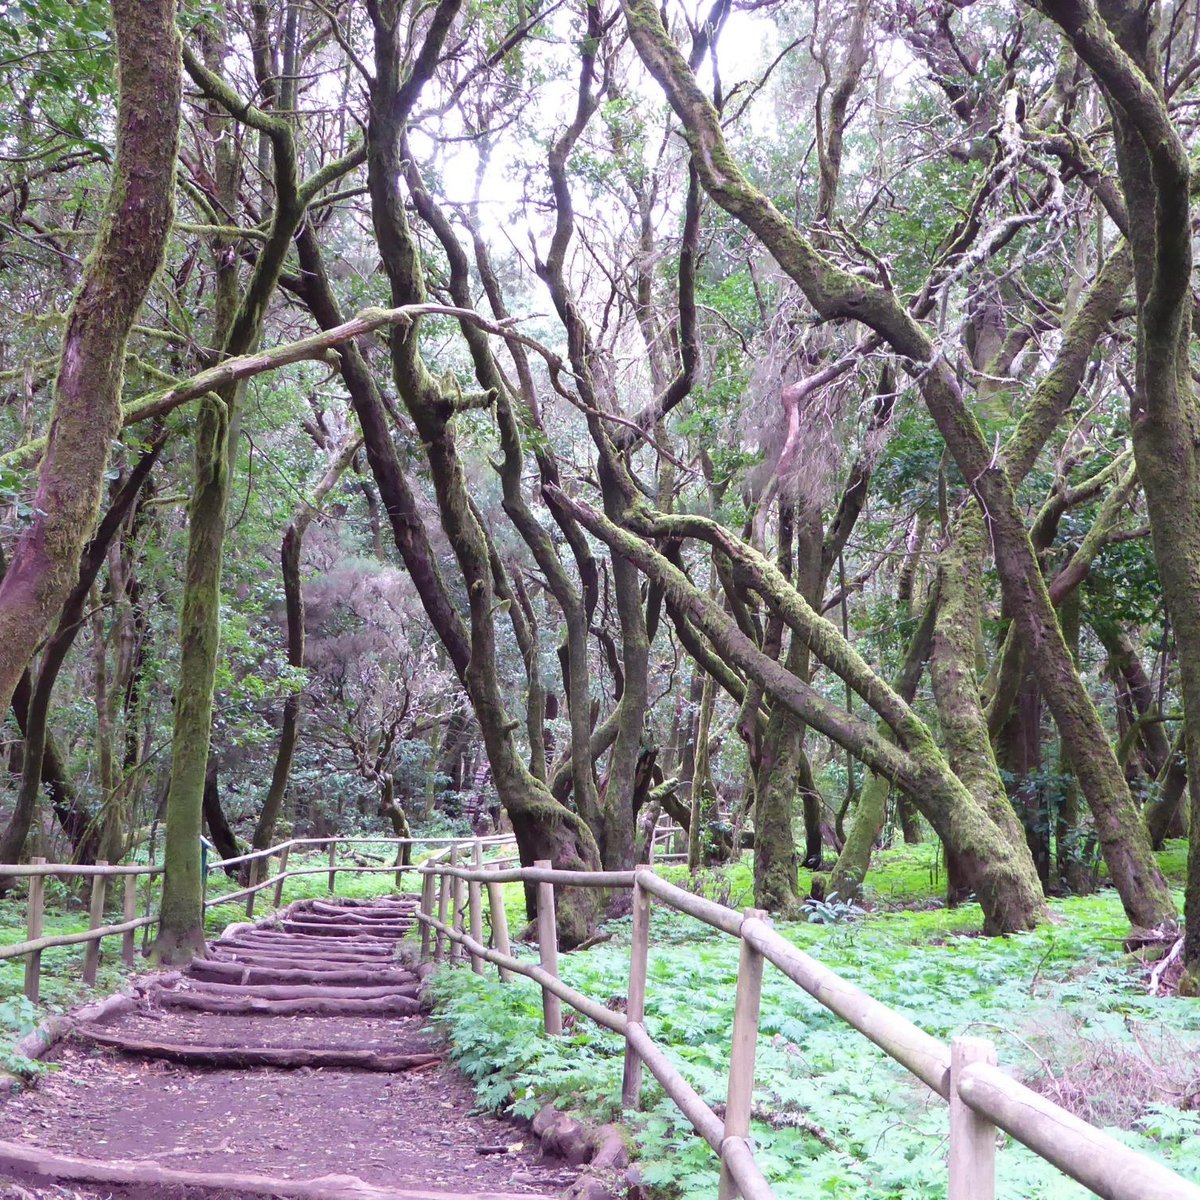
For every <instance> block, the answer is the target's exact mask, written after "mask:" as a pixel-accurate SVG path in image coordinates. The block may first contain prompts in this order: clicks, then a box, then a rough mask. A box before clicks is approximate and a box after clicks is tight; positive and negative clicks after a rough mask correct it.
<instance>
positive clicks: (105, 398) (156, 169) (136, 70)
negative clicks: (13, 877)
mask: <svg viewBox="0 0 1200 1200" xmlns="http://www.w3.org/2000/svg"><path fill="white" fill-rule="evenodd" d="M112 12H113V25H114V31H115V34H116V46H117V79H118V86H119V99H118V105H117V147H116V154H115V157H114V160H113V171H112V182H111V185H110V188H109V193H108V199H107V201H106V205H105V212H104V217H103V220H102V222H101V226H100V234H99V237H98V239H97V242H96V246H95V248H94V250H93V252H92V255H91V257H90V258H89V259H88V263H87V266H86V268H85V271H84V278H83V283H82V285H81V287H80V289H79V291H78V293H77V294H76V296H75V299H74V301H73V303H72V305H71V309H70V312H69V313H68V315H67V326H66V332H65V334H64V336H63V350H62V359H61V362H60V365H59V372H58V379H57V381H56V384H55V393H54V408H53V410H52V412H51V417H50V433H49V436H48V438H47V443H46V450H45V454H44V455H43V458H42V466H41V472H40V475H39V478H38V487H37V493H36V495H35V497H34V500H33V512H34V517H33V520H32V521H31V522H30V524H29V525H28V527H27V528H26V530H25V532H24V533H23V534H22V535H21V538H20V540H19V541H18V543H17V546H16V549H15V551H14V552H13V557H12V562H11V563H10V564H9V568H8V571H7V572H6V574H5V576H4V581H3V583H0V711H7V709H8V704H9V701H10V700H11V699H12V694H13V691H14V689H15V688H16V686H17V683H18V681H19V680H20V678H21V674H22V672H23V671H24V670H25V668H26V667H27V666H28V665H29V661H30V659H31V658H32V657H33V653H34V650H35V648H36V647H37V645H38V644H39V643H40V642H41V640H42V639H43V638H44V637H45V635H46V633H47V631H48V630H49V629H50V626H51V625H52V623H53V622H54V620H55V618H56V617H57V616H58V614H59V611H60V609H61V608H62V604H63V601H64V600H65V599H66V597H67V594H68V593H69V591H70V589H71V587H72V586H73V584H74V583H75V580H76V578H77V573H78V569H79V555H80V552H81V550H82V549H83V546H84V544H85V542H86V541H87V539H88V537H89V536H90V535H91V533H92V530H93V527H94V526H95V522H96V514H97V511H98V509H99V506H100V498H101V494H102V490H103V486H104V475H105V472H106V470H107V468H108V451H109V446H110V445H111V444H112V441H113V439H114V438H115V437H116V436H117V433H118V431H119V430H120V428H121V382H122V373H123V370H124V364H125V345H126V341H127V339H128V336H129V332H130V329H131V328H132V326H133V323H134V320H135V319H136V317H137V314H138V311H139V309H140V308H141V306H142V301H143V299H144V298H145V296H146V292H147V290H148V289H149V287H150V284H151V282H152V281H153V279H154V276H155V274H156V273H157V272H158V268H159V265H160V264H161V262H162V257H163V249H164V247H165V245H166V239H167V234H168V231H169V229H170V226H171V219H172V215H173V212H174V196H175V189H174V177H175V152H176V143H177V140H178V134H179V111H180V98H181V92H182V84H181V79H180V68H179V38H178V34H177V33H176V31H175V6H174V4H170V3H167V2H166V0H113V4H112ZM38 769H39V762H38V761H37V760H35V762H34V764H33V770H34V771H37V770H38Z"/></svg>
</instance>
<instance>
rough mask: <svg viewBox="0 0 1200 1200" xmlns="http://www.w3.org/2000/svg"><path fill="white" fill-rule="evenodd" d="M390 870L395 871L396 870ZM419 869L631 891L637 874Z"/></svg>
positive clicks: (481, 879) (470, 878) (486, 879)
mask: <svg viewBox="0 0 1200 1200" xmlns="http://www.w3.org/2000/svg"><path fill="white" fill-rule="evenodd" d="M388 869H389V870H395V868H394V867H389V868H388ZM416 870H418V871H428V872H430V873H432V874H435V875H448V876H449V877H450V878H452V879H463V880H466V881H467V882H468V883H556V884H559V885H561V886H562V887H591V888H631V887H633V874H634V873H633V872H632V871H560V870H558V869H556V868H553V867H510V868H508V869H502V870H499V871H494V870H493V871H486V870H482V869H477V868H474V867H450V866H445V867H443V866H440V865H434V864H431V863H427V862H424V863H421V864H420V865H419V866H417V867H416ZM668 886H669V885H668ZM686 894H687V893H685V895H686Z"/></svg>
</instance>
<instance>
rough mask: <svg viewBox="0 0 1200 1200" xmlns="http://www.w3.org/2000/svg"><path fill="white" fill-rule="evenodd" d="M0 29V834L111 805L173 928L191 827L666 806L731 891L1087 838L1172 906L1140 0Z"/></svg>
mask: <svg viewBox="0 0 1200 1200" xmlns="http://www.w3.org/2000/svg"><path fill="white" fill-rule="evenodd" d="M0 43H2V44H3V45H2V47H0V68H2V70H0V89H2V99H0V121H2V122H3V127H2V128H0V138H2V142H3V166H2V168H0V201H2V206H3V212H2V215H0V304H2V305H3V307H4V310H5V312H6V318H7V319H6V321H5V325H4V331H3V334H2V335H0V354H2V361H0V388H2V395H3V400H4V403H3V405H2V407H0V438H2V440H3V446H4V455H3V464H4V471H3V483H4V490H5V497H4V500H5V503H4V508H3V516H4V522H3V529H2V530H0V540H2V541H3V545H4V553H5V559H6V562H7V574H6V576H5V578H4V581H3V584H2V585H0V692H2V693H3V695H2V696H0V700H3V702H4V704H5V706H6V707H8V706H11V718H10V720H9V724H8V726H7V727H6V739H7V758H6V764H7V773H5V774H3V775H0V799H2V800H3V816H4V820H5V823H6V824H5V828H4V829H3V831H2V833H0V862H14V861H17V860H18V858H19V857H20V856H22V855H28V854H30V853H38V852H40V851H41V850H44V849H45V848H46V847H47V846H48V845H52V846H56V847H58V851H57V853H58V854H60V855H62V854H69V855H74V856H76V857H78V858H79V859H82V860H84V861H92V860H95V859H96V858H104V859H108V860H110V861H117V860H119V859H121V858H122V857H123V856H126V855H130V854H144V853H145V852H146V849H147V843H148V841H150V840H151V839H154V838H159V839H160V841H161V838H162V837H165V847H166V850H165V854H166V860H165V861H166V868H167V872H166V879H165V887H164V893H163V901H162V905H163V922H162V931H161V934H160V936H159V940H158V952H159V955H160V957H161V958H162V959H163V960H164V961H176V960H180V959H186V958H187V957H188V956H189V955H190V954H191V953H193V952H194V951H195V950H196V949H197V948H198V946H199V945H200V944H201V940H202V930H201V907H200V906H201V899H200V895H201V892H200V886H201V885H200V874H199V859H198V854H197V852H196V847H197V842H198V837H199V835H200V833H201V830H202V828H203V827H204V824H205V823H206V824H207V829H208V831H209V833H210V835H211V836H212V838H213V840H214V841H215V842H216V843H217V845H218V848H219V849H220V850H221V851H222V852H224V853H226V854H232V853H236V849H237V847H238V845H239V844H240V842H241V841H243V840H245V841H249V842H252V843H253V845H254V846H256V847H264V846H267V845H270V844H271V843H272V841H273V840H278V838H279V836H280V835H281V833H282V832H284V831H285V830H287V829H294V830H296V831H298V832H308V833H315V834H317V835H321V834H324V833H328V832H343V831H348V830H352V829H356V828H359V827H368V828H376V829H386V830H388V831H394V832H395V833H397V834H403V833H406V832H407V831H408V830H409V829H410V828H414V827H419V828H421V829H424V830H429V829H433V828H435V827H436V826H437V824H438V823H439V822H442V823H444V824H445V826H446V827H447V828H453V829H463V828H465V827H466V826H469V825H473V826H474V827H476V828H477V829H482V828H484V827H485V826H488V825H489V823H491V822H506V823H507V824H509V825H511V828H512V829H513V830H514V831H515V833H516V836H517V840H518V844H519V847H520V852H521V856H522V860H523V861H525V862H532V861H534V860H536V859H550V860H552V861H553V862H554V863H555V864H556V865H558V866H562V867H584V868H599V867H601V866H603V867H606V868H612V869H625V868H627V867H629V866H631V865H633V864H634V863H635V862H637V861H638V860H639V858H644V856H645V854H646V853H647V840H648V831H649V830H651V829H652V828H653V827H654V825H655V823H656V822H657V821H658V820H659V818H660V816H661V815H663V814H667V815H668V816H669V817H670V818H672V819H674V820H676V821H678V822H679V823H681V824H682V825H683V826H684V827H685V828H686V829H687V831H688V835H689V861H690V864H691V865H692V866H693V867H699V866H700V865H702V864H704V863H712V862H716V861H721V860H724V859H728V858H729V857H730V856H731V855H734V854H736V853H739V852H740V851H742V850H743V849H752V852H753V863H754V886H755V901H756V903H757V904H758V905H760V906H761V907H764V908H766V909H769V910H771V911H773V912H777V913H785V914H787V913H791V912H794V911H795V910H796V909H797V907H798V905H799V904H800V902H801V901H802V900H803V899H804V897H803V896H802V895H800V894H798V893H799V889H798V885H797V868H798V866H799V864H800V863H801V862H803V863H804V864H805V865H807V866H810V867H822V866H823V867H824V868H825V869H826V870H827V871H829V872H831V874H828V875H820V876H818V877H817V880H816V883H815V885H814V886H816V887H818V888H822V887H823V891H824V893H825V894H833V893H836V894H837V895H838V896H839V897H841V898H842V899H843V900H847V899H850V898H852V897H854V896H855V895H856V894H857V892H858V889H859V887H860V886H861V883H862V880H863V878H864V875H865V874H866V873H867V872H868V871H869V869H870V864H871V852H872V849H873V848H874V847H877V846H879V845H881V844H884V843H887V842H890V841H892V840H899V839H903V840H906V841H914V840H919V839H922V838H926V839H930V838H936V839H940V841H941V843H942V846H943V849H944V862H945V866H946V875H947V880H948V899H949V900H950V901H951V902H952V903H953V902H959V901H962V900H965V899H967V898H969V897H974V898H976V899H978V901H979V903H980V905H981V908H982V914H983V927H984V930H985V931H986V932H990V933H1004V932H1010V931H1016V930H1023V929H1030V928H1032V927H1034V926H1036V925H1037V924H1038V923H1039V922H1040V921H1042V920H1043V919H1044V916H1045V908H1044V904H1045V896H1046V895H1048V894H1059V893H1062V892H1082V891H1087V890H1089V889H1091V888H1094V887H1096V886H1097V885H1098V883H1099V882H1100V880H1101V879H1102V878H1105V879H1106V880H1107V882H1109V883H1111V884H1112V885H1113V886H1114V887H1115V888H1116V889H1117V890H1118V892H1119V894H1120V897H1121V901H1122V903H1123V906H1124V909H1125V912H1126V915H1127V917H1128V918H1129V922H1130V924H1131V926H1132V927H1135V928H1136V929H1138V930H1139V931H1142V934H1141V936H1145V937H1160V938H1164V939H1173V938H1174V937H1175V936H1176V935H1177V933H1178V926H1179V919H1180V916H1181V914H1179V913H1178V912H1177V909H1176V903H1175V899H1174V898H1173V895H1172V893H1171V891H1170V889H1169V888H1168V886H1167V884H1166V882H1165V881H1164V879H1163V877H1162V875H1161V874H1160V873H1159V870H1158V868H1157V866H1156V865H1155V860H1154V858H1153V854H1152V847H1153V848H1157V847H1159V846H1161V844H1162V842H1163V840H1164V839H1166V838H1168V837H1178V836H1185V835H1186V832H1187V829H1188V826H1189V810H1190V811H1191V813H1192V816H1193V818H1195V814H1196V812H1197V811H1198V810H1197V804H1200V789H1192V796H1191V800H1190V801H1189V799H1188V795H1189V789H1188V780H1189V778H1191V779H1195V778H1197V777H1198V774H1200V461H1198V459H1197V454H1198V453H1200V451H1198V449H1197V447H1198V445H1200V408H1198V407H1197V401H1196V397H1195V394H1194V388H1195V385H1194V375H1195V355H1194V347H1193V343H1194V340H1195V339H1194V337H1193V323H1194V321H1195V320H1196V319H1197V317H1196V314H1197V309H1196V301H1195V296H1194V290H1193V279H1192V220H1193V216H1192V210H1191V191H1192V188H1191V169H1192V155H1193V153H1194V150H1195V143H1196V133H1195V129H1196V111H1197V108H1196V99H1197V95H1200V93H1198V92H1197V84H1198V81H1200V15H1198V13H1197V9H1196V6H1195V5H1188V4H1183V3H1178V4H1176V3H1155V4H1141V3H1134V2H1133V0H1098V2H1096V3H1094V2H1093V0H1041V2H1040V3H1037V4H1017V5H1013V4H1010V3H993V2H991V0H954V2H952V3H940V2H934V3H930V4H927V5H921V6H917V5H913V4H909V3H894V2H892V0H824V2H822V3H819V4H813V5H795V4H787V3H783V2H773V0H705V2H704V3H701V4H693V3H691V2H690V0H684V2H683V3H674V2H672V3H668V4H666V5H664V6H663V7H661V8H660V7H659V6H658V5H656V4H654V3H652V2H651V0H621V2H620V3H619V4H618V3H616V0H606V2H604V3H590V2H588V0H568V2H564V0H549V2H547V3H544V4H539V3H530V2H529V0H512V2H509V0H501V2H495V3H481V2H478V0H476V2H464V0H436V2H430V3H426V4H411V3H404V2H403V0H364V2H361V3H360V2H358V0H220V2H218V3H213V4H203V5H201V4H196V3H191V2H190V0H189V2H188V3H185V4H184V6H183V8H182V10H181V11H179V12H178V13H177V12H176V11H175V7H174V6H173V5H168V4H165V3H161V2H160V0H154V2H153V3H150V2H146V0H137V2H135V0H113V3H112V5H111V9H110V8H109V7H108V6H107V5H105V4H103V3H100V2H99V0H79V2H75V3H70V4H68V3H66V2H65V0H19V2H15V3H10V4H8V5H5V6H3V10H2V12H0ZM1190 823H1191V826H1192V828H1196V829H1200V819H1192V820H1191V822H1190ZM160 828H161V829H162V830H163V834H162V835H160V834H159V829H160ZM1191 864H1192V865H1191V869H1190V881H1191V886H1190V888H1189V890H1188V893H1187V909H1188V914H1187V915H1189V916H1191V918H1192V919H1191V920H1190V921H1189V922H1187V926H1186V928H1187V930H1188V935H1187V939H1186V941H1185V959H1186V962H1187V963H1188V965H1189V968H1190V969H1191V970H1192V971H1193V972H1197V973H1200V841H1198V842H1197V844H1196V845H1195V846H1194V847H1193V852H1192V856H1191ZM599 903H601V901H600V900H598V899H597V898H596V896H595V894H593V893H584V892H578V893H574V894H568V896H567V897H566V898H565V902H563V903H560V906H559V909H558V919H559V931H560V938H562V939H563V940H564V941H565V942H567V943H577V942H579V941H581V940H583V939H584V938H585V937H586V936H587V935H588V933H589V931H590V930H591V929H592V927H593V925H594V923H595V920H596V919H597V917H598V915H599V910H598V908H597V905H598V904H599ZM1186 982H1187V980H1185V984H1186Z"/></svg>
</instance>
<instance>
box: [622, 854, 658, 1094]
mask: <svg viewBox="0 0 1200 1200" xmlns="http://www.w3.org/2000/svg"><path fill="white" fill-rule="evenodd" d="M650 844H651V846H653V845H654V842H653V840H651V843H650ZM640 874H641V872H640V871H638V870H635V871H634V875H633V936H632V940H631V943H630V947H629V992H628V995H627V997H626V1002H625V1015H626V1016H627V1017H628V1018H629V1020H630V1021H631V1022H636V1023H637V1024H638V1025H641V1024H643V1023H644V1017H645V1015H646V966H647V963H648V961H649V957H650V893H649V892H648V891H646V889H645V888H644V887H642V884H641V881H640V880H639V878H638V876H639V875H640ZM641 1102H642V1060H641V1059H640V1058H639V1057H638V1054H637V1051H636V1050H635V1049H634V1048H633V1047H632V1046H631V1045H630V1044H629V1042H626V1043H625V1075H624V1078H623V1080H622V1083H621V1107H622V1108H625V1109H628V1110H630V1111H636V1110H637V1109H638V1108H639V1107H640V1105H641Z"/></svg>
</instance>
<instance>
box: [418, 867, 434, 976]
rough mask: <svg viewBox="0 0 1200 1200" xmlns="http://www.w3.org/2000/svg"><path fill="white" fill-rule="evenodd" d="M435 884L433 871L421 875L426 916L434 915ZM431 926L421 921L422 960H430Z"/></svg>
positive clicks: (422, 906)
mask: <svg viewBox="0 0 1200 1200" xmlns="http://www.w3.org/2000/svg"><path fill="white" fill-rule="evenodd" d="M433 886H434V876H433V872H432V871H426V872H424V874H422V876H421V912H422V914H423V915H424V916H426V917H432V916H433ZM431 941H432V938H431V937H430V928H429V926H428V925H426V924H425V922H424V921H422V922H421V961H422V962H428V961H429V956H430V943H431Z"/></svg>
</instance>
